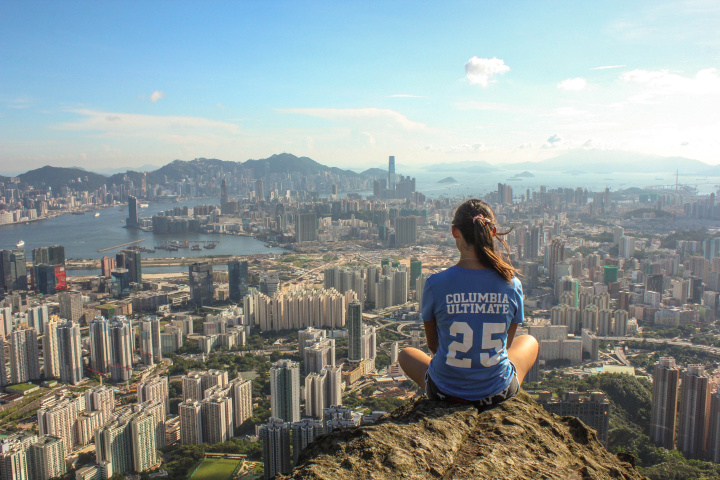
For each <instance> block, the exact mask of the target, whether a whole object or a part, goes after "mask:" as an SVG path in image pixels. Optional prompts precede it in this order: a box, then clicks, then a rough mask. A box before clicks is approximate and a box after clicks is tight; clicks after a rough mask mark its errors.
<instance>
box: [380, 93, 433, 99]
mask: <svg viewBox="0 0 720 480" xmlns="http://www.w3.org/2000/svg"><path fill="white" fill-rule="evenodd" d="M388 98H425V97H424V96H423V95H411V94H409V93H398V94H396V95H388Z"/></svg>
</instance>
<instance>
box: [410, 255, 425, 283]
mask: <svg viewBox="0 0 720 480" xmlns="http://www.w3.org/2000/svg"><path fill="white" fill-rule="evenodd" d="M420 275H422V261H421V260H418V259H417V258H411V259H410V288H411V289H412V290H416V289H417V279H418V277H419V276H420Z"/></svg>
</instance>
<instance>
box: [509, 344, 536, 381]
mask: <svg viewBox="0 0 720 480" xmlns="http://www.w3.org/2000/svg"><path fill="white" fill-rule="evenodd" d="M538 349H539V346H538V341H537V340H535V337H533V336H532V335H521V336H519V337H515V339H513V342H512V345H511V346H510V348H509V349H508V357H509V358H510V361H511V362H512V363H513V365H515V371H516V372H517V379H518V383H520V385H522V382H523V379H524V378H525V375H527V373H528V372H529V371H530V369H531V368H532V366H533V364H534V363H535V362H536V361H537V357H538Z"/></svg>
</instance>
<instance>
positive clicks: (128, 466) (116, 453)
mask: <svg viewBox="0 0 720 480" xmlns="http://www.w3.org/2000/svg"><path fill="white" fill-rule="evenodd" d="M132 453H133V444H132V431H131V430H130V428H129V424H128V417H127V416H126V417H121V418H120V419H118V420H115V421H113V422H110V423H108V424H106V425H105V426H103V427H102V428H99V429H97V430H96V431H95V457H96V459H97V462H98V464H102V462H107V464H108V467H109V468H110V469H112V472H113V474H114V473H121V474H125V473H129V472H132V471H133V454H132Z"/></svg>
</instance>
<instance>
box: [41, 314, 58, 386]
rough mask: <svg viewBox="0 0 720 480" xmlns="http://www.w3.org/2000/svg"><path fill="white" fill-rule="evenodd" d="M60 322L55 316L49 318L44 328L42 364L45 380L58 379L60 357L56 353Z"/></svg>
mask: <svg viewBox="0 0 720 480" xmlns="http://www.w3.org/2000/svg"><path fill="white" fill-rule="evenodd" d="M59 326H60V320H59V319H58V317H57V316H55V315H53V316H52V317H50V322H49V323H48V324H47V325H46V326H45V335H43V362H44V364H45V377H46V378H56V379H59V378H60V356H59V352H58V348H59V342H58V327H59Z"/></svg>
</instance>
